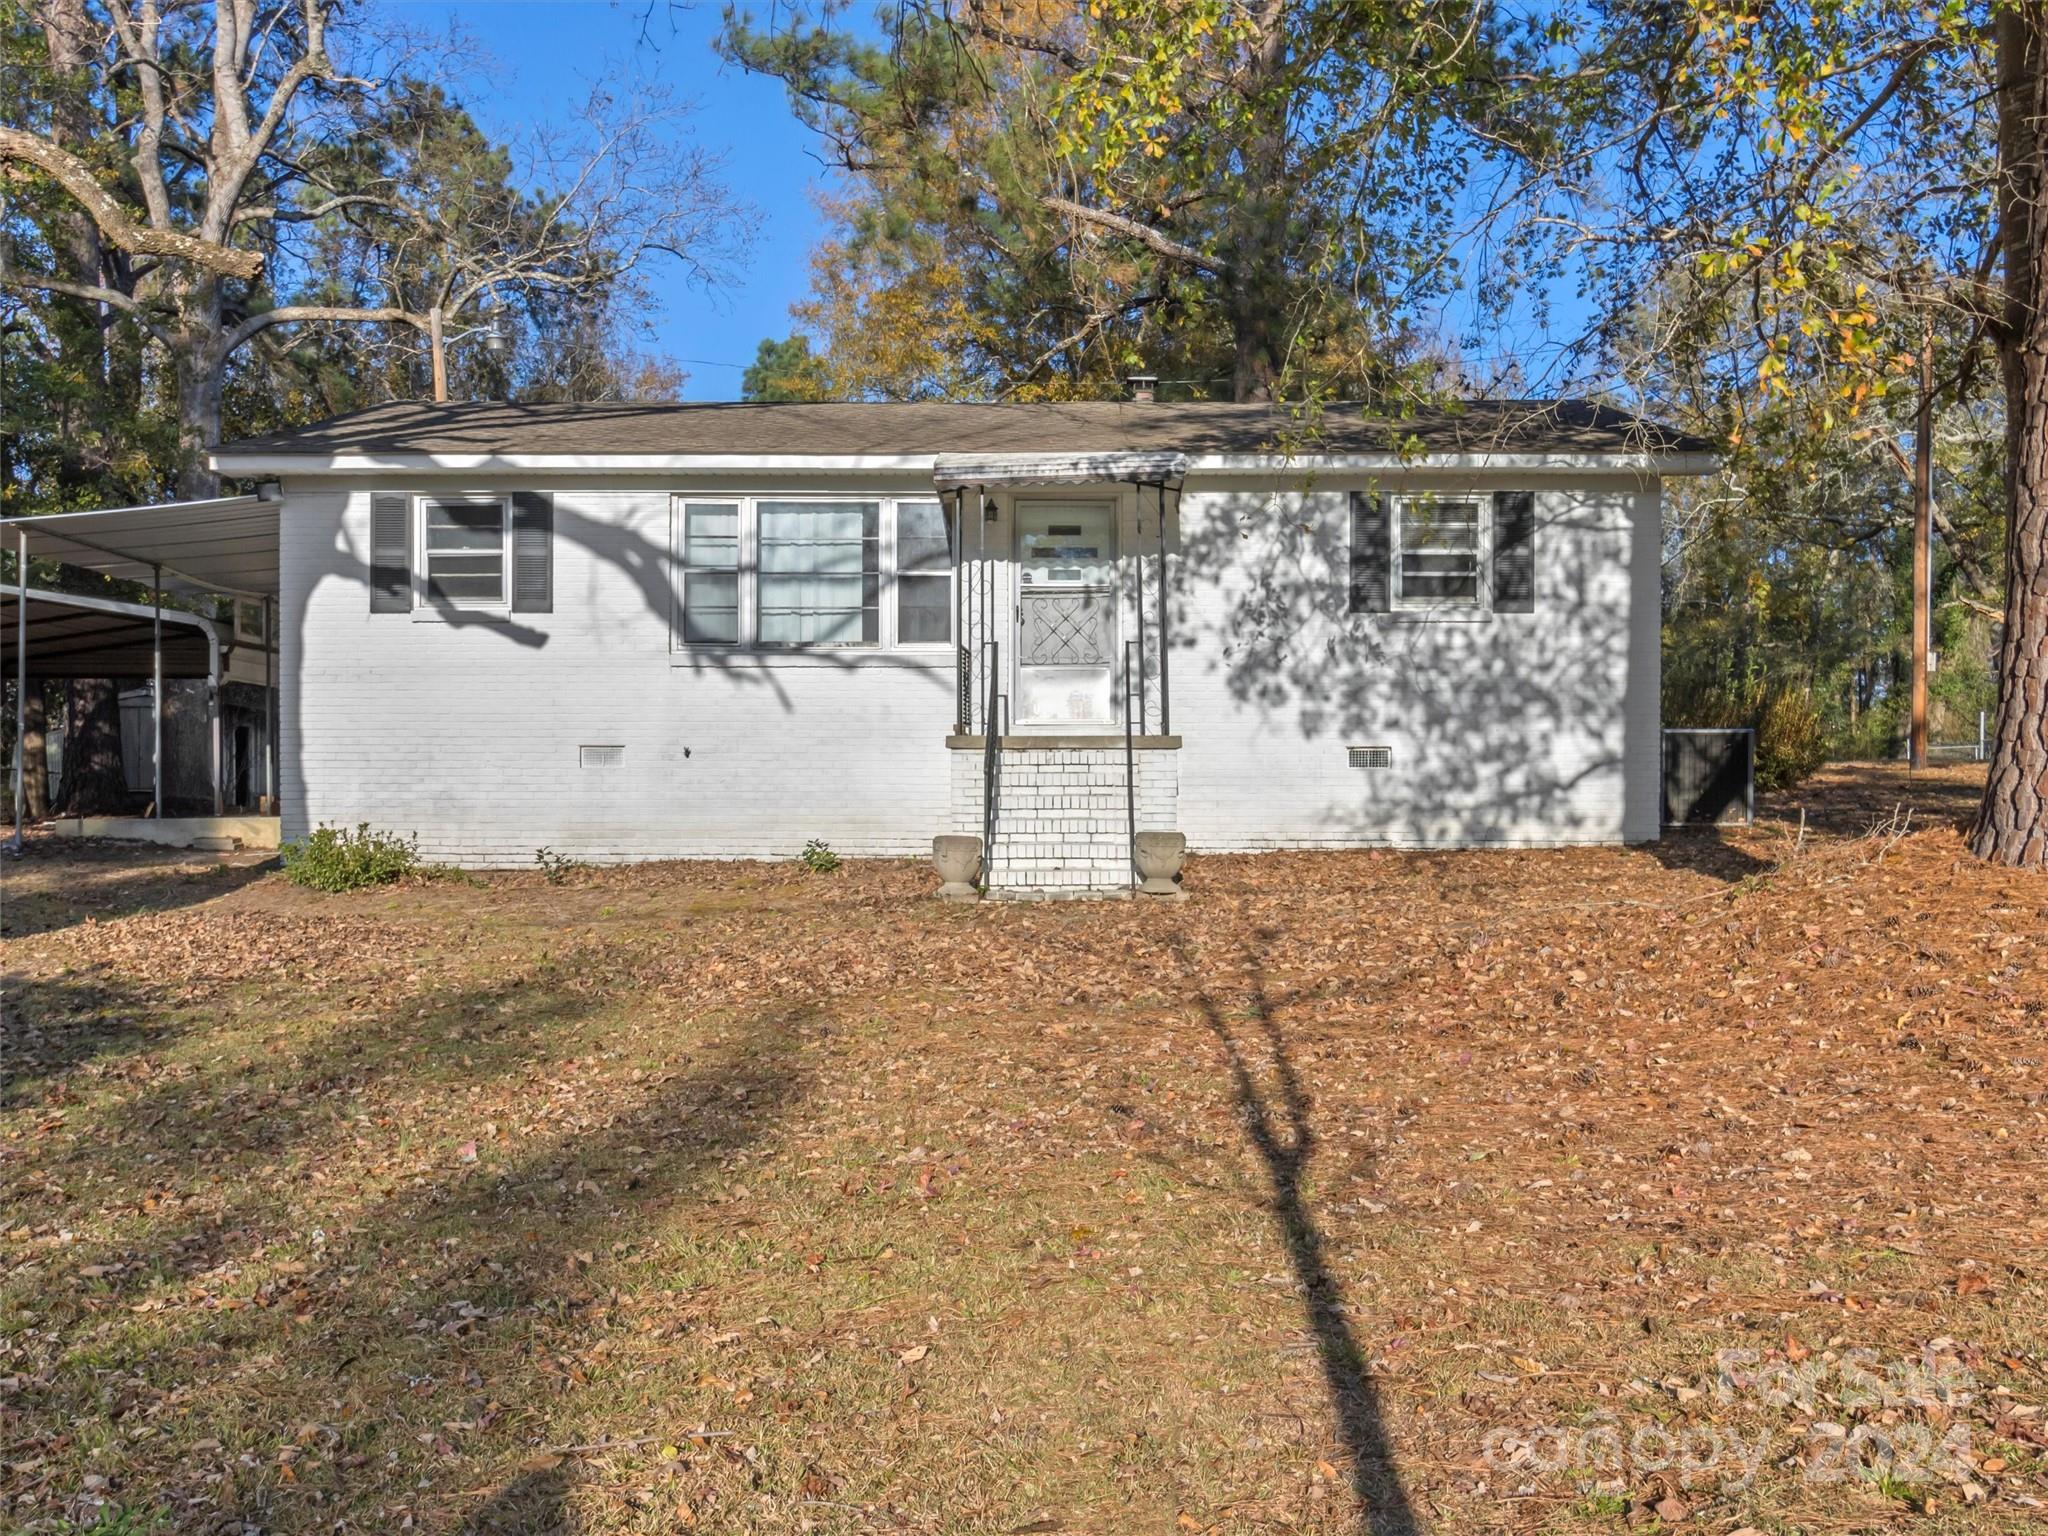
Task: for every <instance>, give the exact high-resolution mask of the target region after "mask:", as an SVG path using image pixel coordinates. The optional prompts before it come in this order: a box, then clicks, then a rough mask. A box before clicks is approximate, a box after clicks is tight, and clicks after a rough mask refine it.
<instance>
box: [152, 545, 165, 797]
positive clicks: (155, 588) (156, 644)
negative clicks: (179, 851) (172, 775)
mask: <svg viewBox="0 0 2048 1536" xmlns="http://www.w3.org/2000/svg"><path fill="white" fill-rule="evenodd" d="M149 571H150V582H149V595H150V599H151V601H152V602H154V603H155V605H156V611H155V613H154V615H153V616H152V618H151V621H150V632H149V773H150V781H151V783H150V787H151V789H152V791H153V792H154V793H155V795H156V799H155V802H154V803H153V804H152V805H151V806H150V808H149V811H150V815H152V816H154V817H155V818H156V819H157V820H158V821H162V820H163V819H164V568H163V567H162V566H160V565H153V566H151V567H150V568H149Z"/></svg>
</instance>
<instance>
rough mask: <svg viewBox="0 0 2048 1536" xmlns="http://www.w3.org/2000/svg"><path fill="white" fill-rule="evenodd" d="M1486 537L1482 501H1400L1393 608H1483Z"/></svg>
mask: <svg viewBox="0 0 2048 1536" xmlns="http://www.w3.org/2000/svg"><path fill="white" fill-rule="evenodd" d="M1485 534H1486V503H1485V501H1484V500H1483V499H1478V498H1472V499H1459V500H1451V499H1445V498H1441V497H1436V496H1404V497H1401V498H1399V499H1398V500H1397V501H1396V502H1395V518H1394V562H1393V575H1394V591H1393V598H1394V606H1395V607H1396V608H1476V607H1478V606H1479V605H1480V603H1481V601H1482V591H1483V588H1482V586H1481V582H1480V574H1481V572H1482V571H1483V570H1484V569H1485V547H1484V546H1485Z"/></svg>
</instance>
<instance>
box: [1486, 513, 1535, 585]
mask: <svg viewBox="0 0 2048 1536" xmlns="http://www.w3.org/2000/svg"><path fill="white" fill-rule="evenodd" d="M1493 611H1494V612H1495V613H1534V612H1535V611H1536V493H1535V492H1534V491H1496V492H1495V493H1494V497H1493Z"/></svg>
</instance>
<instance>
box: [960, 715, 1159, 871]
mask: <svg viewBox="0 0 2048 1536" xmlns="http://www.w3.org/2000/svg"><path fill="white" fill-rule="evenodd" d="M952 756H953V827H952V830H954V831H955V832H966V833H971V834H973V835H974V836H977V837H979V836H980V835H981V833H982V810H983V803H984V790H983V771H984V770H983V764H984V759H983V756H982V753H981V751H980V750H979V749H976V748H955V749H954V751H953V754H952ZM1131 766H1132V767H1134V768H1135V769H1136V777H1135V780H1134V781H1133V784H1132V787H1133V790H1134V792H1135V793H1134V794H1133V795H1131V796H1129V797H1127V796H1126V792H1125V783H1126V779H1127V777H1128V773H1127V768H1126V763H1125V758H1124V753H1123V749H1122V748H1121V747H1109V748H1095V747H1058V748H1051V749H1047V748H1031V749H1029V750H1014V749H1013V750H1010V751H1006V752H1004V753H1003V756H1002V763H1001V775H1000V778H999V781H998V793H997V817H996V843H995V855H994V858H993V859H992V860H991V861H990V868H989V882H988V883H989V886H990V889H991V890H993V891H996V892H998V893H1005V892H1008V893H1024V892H1043V893H1048V894H1065V893H1081V894H1088V893H1093V894H1101V893H1105V892H1110V891H1121V890H1128V889H1129V888H1130V884H1131V843H1130V832H1131V821H1130V818H1131V812H1132V809H1133V802H1135V809H1136V812H1137V818H1138V830H1139V831H1141V832H1171V831H1174V830H1175V829H1176V823H1175V819H1174V818H1175V815H1176V801H1177V799H1178V789H1179V767H1180V763H1179V753H1178V751H1177V750H1175V749H1173V748H1157V747H1154V748H1147V749H1145V750H1142V751H1137V752H1134V753H1133V754H1132V755H1131Z"/></svg>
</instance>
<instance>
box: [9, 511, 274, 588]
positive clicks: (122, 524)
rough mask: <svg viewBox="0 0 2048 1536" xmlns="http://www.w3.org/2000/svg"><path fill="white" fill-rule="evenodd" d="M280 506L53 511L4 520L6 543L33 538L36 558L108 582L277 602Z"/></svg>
mask: <svg viewBox="0 0 2048 1536" xmlns="http://www.w3.org/2000/svg"><path fill="white" fill-rule="evenodd" d="M277 512H278V504H277V503H276V502H275V501H272V500H269V499H268V498H266V497H263V496H215V497H211V498H209V499H208V500H205V501H166V502H159V503H157V504H156V505H154V506H146V507H114V508H111V509H109V510H107V511H104V512H50V513H45V514H44V515H42V516H39V517H10V518H5V519H0V540H4V541H5V543H6V546H7V548H8V549H10V550H11V549H13V548H14V543H15V538H16V536H17V535H20V534H26V535H27V537H28V552H29V555H30V557H31V558H34V557H35V556H38V555H40V556H42V557H44V558H45V559H50V560H61V561H63V562H64V563H65V564H66V565H75V566H78V567H80V568H81V569H84V570H88V571H98V572H100V573H101V574H102V575H105V576H120V577H125V578H126V579H127V580H129V581H139V582H143V583H145V584H146V583H148V582H150V581H152V580H153V579H154V577H155V574H156V572H158V571H159V570H160V571H161V572H162V573H163V584H164V585H165V586H166V587H168V588H173V589H177V590H183V591H192V592H226V593H231V594H237V595H240V596H244V597H275V596H276V595H277Z"/></svg>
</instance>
